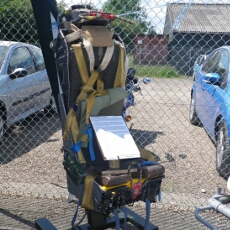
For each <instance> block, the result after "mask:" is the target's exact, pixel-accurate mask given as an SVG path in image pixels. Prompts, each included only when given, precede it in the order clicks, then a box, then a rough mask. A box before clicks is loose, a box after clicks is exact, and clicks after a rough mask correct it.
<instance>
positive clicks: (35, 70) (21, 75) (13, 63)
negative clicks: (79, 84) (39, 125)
mask: <svg viewBox="0 0 230 230" xmlns="http://www.w3.org/2000/svg"><path fill="white" fill-rule="evenodd" d="M42 109H44V111H45V112H47V113H55V112H56V106H55V101H54V98H53V97H52V92H51V87H50V83H49V78H48V75H47V72H46V69H45V64H44V59H43V55H42V52H41V49H40V48H38V47H36V46H34V45H29V44H25V43H19V42H9V41H0V138H1V137H2V136H3V134H4V132H5V130H6V129H7V128H8V127H10V126H11V125H12V124H14V123H15V122H18V121H20V120H22V119H25V118H26V117H28V116H29V115H31V114H33V113H36V112H38V111H40V110H42Z"/></svg>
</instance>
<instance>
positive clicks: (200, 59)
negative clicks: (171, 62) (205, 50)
mask: <svg viewBox="0 0 230 230" xmlns="http://www.w3.org/2000/svg"><path fill="white" fill-rule="evenodd" d="M205 59H206V55H205V54H202V55H200V56H199V57H198V58H197V59H196V61H195V63H194V66H193V81H194V79H195V75H196V73H197V72H198V71H199V70H200V68H201V66H202V64H203V62H204V61H205Z"/></svg>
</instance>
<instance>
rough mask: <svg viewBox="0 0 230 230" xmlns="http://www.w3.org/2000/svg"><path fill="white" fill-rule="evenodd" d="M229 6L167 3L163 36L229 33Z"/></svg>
mask: <svg viewBox="0 0 230 230" xmlns="http://www.w3.org/2000/svg"><path fill="white" fill-rule="evenodd" d="M229 15H230V4H198V3H169V4H168V5H167V13H166V20H165V26H164V34H170V33H172V31H180V32H190V33H230V16H229Z"/></svg>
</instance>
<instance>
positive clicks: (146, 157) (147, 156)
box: [137, 145, 155, 161]
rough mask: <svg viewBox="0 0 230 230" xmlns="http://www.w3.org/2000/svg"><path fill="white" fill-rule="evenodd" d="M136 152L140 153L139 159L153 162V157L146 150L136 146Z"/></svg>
mask: <svg viewBox="0 0 230 230" xmlns="http://www.w3.org/2000/svg"><path fill="white" fill-rule="evenodd" d="M137 148H138V150H139V151H140V154H141V158H143V159H144V160H147V161H155V157H154V155H153V154H152V153H151V152H149V151H148V150H146V149H144V148H142V147H141V146H139V145H137Z"/></svg>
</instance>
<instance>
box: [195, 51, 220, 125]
mask: <svg viewBox="0 0 230 230" xmlns="http://www.w3.org/2000/svg"><path fill="white" fill-rule="evenodd" d="M219 56H220V53H219V52H214V53H212V54H211V55H210V56H209V57H208V58H207V60H206V62H205V63H204V65H203V66H202V68H201V70H200V71H199V72H198V73H197V75H196V79H195V85H196V90H195V107H196V112H197V114H198V116H199V118H200V119H201V122H202V123H203V125H205V124H204V123H205V122H206V116H207V115H206V114H207V111H206V110H207V104H208V103H210V100H208V99H207V90H209V92H211V91H212V90H213V88H212V86H211V85H210V84H207V77H206V75H207V74H209V73H212V71H213V67H214V64H215V63H216V60H217V59H218V58H219ZM210 87H211V88H210Z"/></svg>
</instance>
